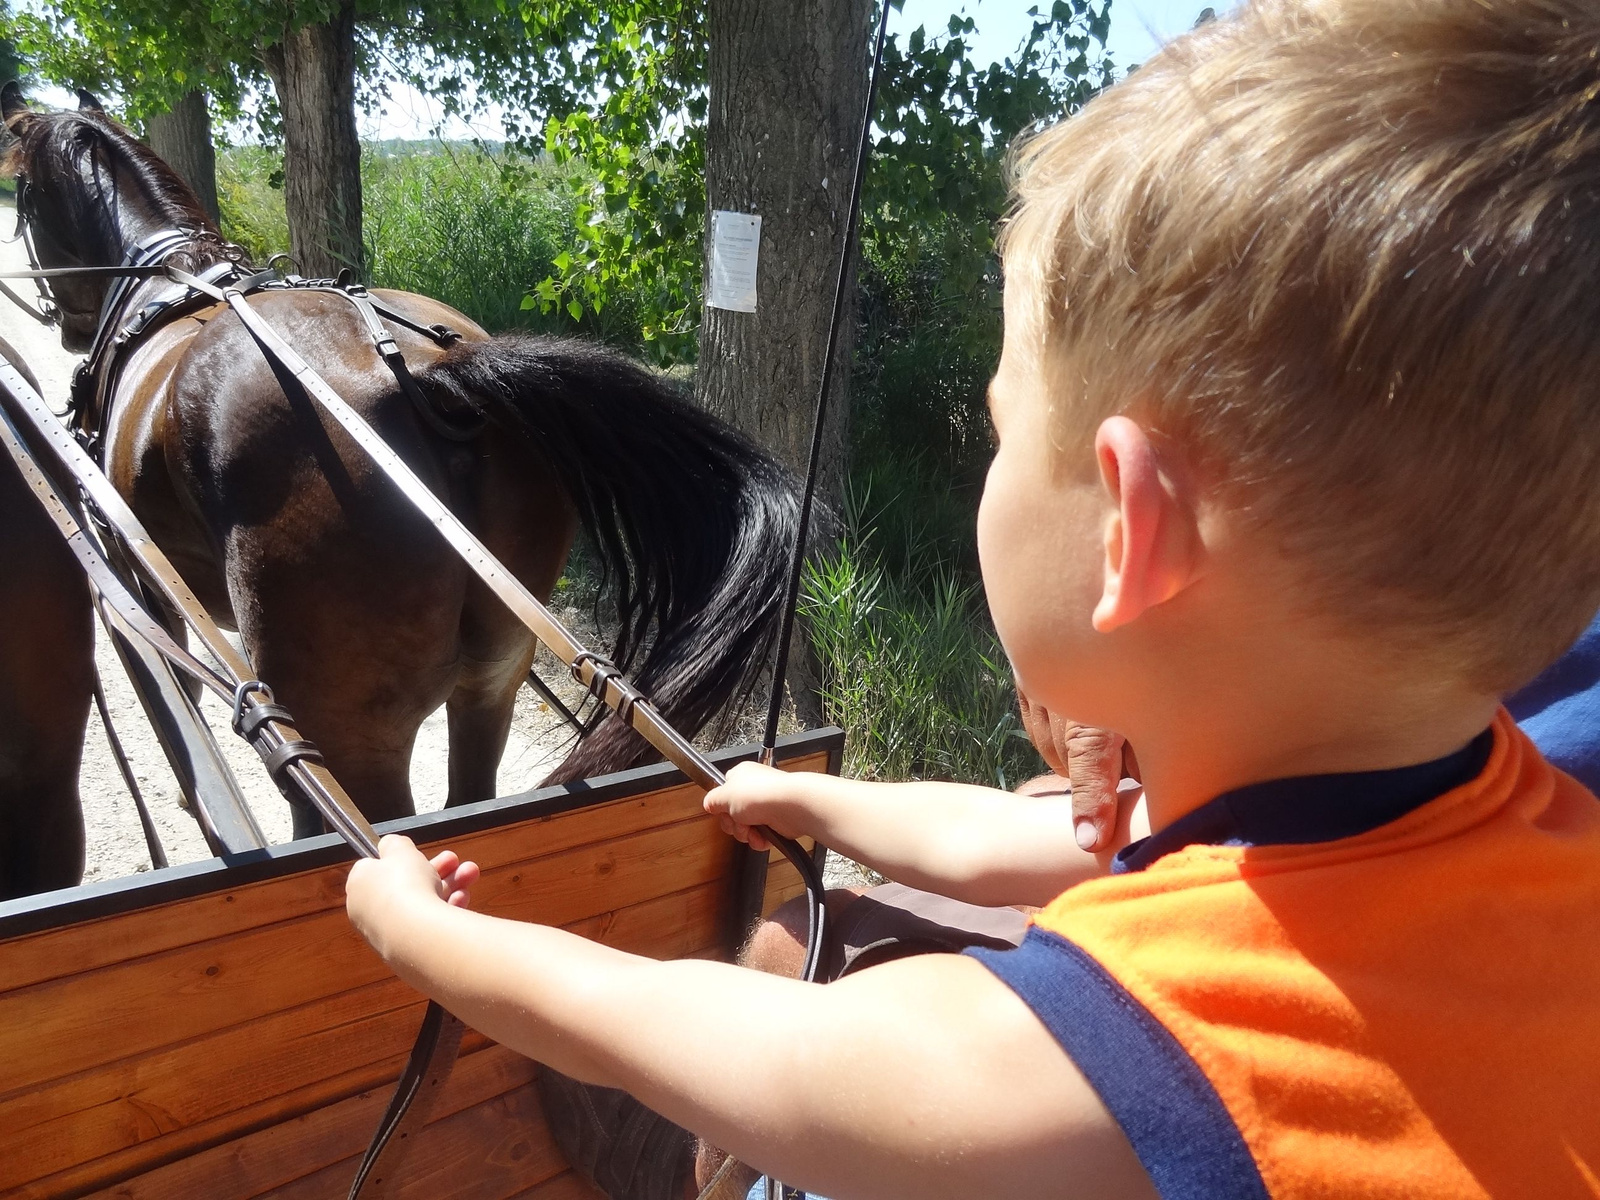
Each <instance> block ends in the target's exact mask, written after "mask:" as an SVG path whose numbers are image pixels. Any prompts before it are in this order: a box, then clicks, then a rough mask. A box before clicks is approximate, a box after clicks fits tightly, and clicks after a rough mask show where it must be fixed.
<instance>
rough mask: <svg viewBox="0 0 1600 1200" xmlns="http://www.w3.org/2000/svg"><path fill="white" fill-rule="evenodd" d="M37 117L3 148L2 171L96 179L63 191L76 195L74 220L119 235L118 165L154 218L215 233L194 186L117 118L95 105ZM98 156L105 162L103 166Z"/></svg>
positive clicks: (35, 176) (33, 176) (121, 199)
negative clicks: (7, 149) (3, 161)
mask: <svg viewBox="0 0 1600 1200" xmlns="http://www.w3.org/2000/svg"><path fill="white" fill-rule="evenodd" d="M38 117H39V119H38V120H35V121H31V122H29V124H28V125H27V126H26V127H25V128H24V129H23V131H22V133H21V134H20V135H19V136H18V139H17V141H16V143H15V144H14V145H13V146H12V147H11V149H10V150H9V151H8V152H7V154H6V161H5V170H6V173H7V174H13V175H14V174H17V173H22V174H25V175H27V176H29V177H30V178H31V179H33V180H35V181H43V180H45V179H47V178H55V179H65V178H72V177H76V178H78V179H80V180H91V181H95V182H97V183H98V184H99V186H98V187H90V188H83V187H81V186H80V187H68V188H66V189H64V190H65V191H66V192H67V193H68V194H69V195H72V196H74V197H81V203H80V204H78V205H76V206H75V207H79V208H81V210H82V211H77V212H73V213H72V214H71V217H72V219H73V220H74V221H78V222H89V223H91V224H92V226H93V227H94V228H95V230H96V232H97V233H99V234H101V235H104V236H116V235H119V234H120V233H121V230H120V229H118V228H117V207H118V206H119V205H120V204H122V203H124V202H125V198H124V197H122V196H120V195H118V194H117V188H116V183H115V179H116V168H117V167H120V168H122V169H124V170H125V171H126V172H127V173H128V174H129V175H131V176H132V178H133V180H134V183H135V185H136V187H137V189H138V191H139V195H140V199H141V200H142V201H143V202H144V204H145V205H146V206H147V210H148V212H149V215H150V216H152V217H154V218H155V219H156V220H157V221H158V222H161V223H162V224H165V225H169V226H171V227H172V228H186V229H195V230H200V231H203V232H207V233H211V234H216V232H217V230H216V227H215V226H213V225H212V223H211V219H210V217H208V216H207V215H206V211H205V208H204V207H203V206H202V205H201V203H200V198H199V197H198V196H196V195H195V193H194V189H193V188H191V187H190V186H189V185H188V184H187V183H185V182H184V181H183V178H182V177H181V176H180V175H179V174H178V173H177V172H176V171H174V170H173V169H172V168H171V167H169V166H168V165H167V164H166V163H164V162H162V161H161V159H160V158H159V157H157V156H156V153H155V152H154V151H153V150H151V149H150V148H149V147H148V146H145V145H144V144H143V143H141V142H140V141H139V140H138V139H137V138H135V137H134V136H133V134H131V133H129V132H128V130H127V129H125V128H124V127H123V126H122V125H121V124H120V123H119V122H117V121H116V120H114V119H112V118H111V117H109V116H107V115H106V114H105V113H103V112H100V111H98V110H94V109H87V110H80V111H78V112H58V113H40V114H38ZM100 155H104V156H106V159H107V160H108V161H106V162H105V163H104V164H102V162H101V161H100V159H99V157H98V156H100ZM86 165H87V167H88V169H87V170H85V166H86ZM103 167H109V168H111V169H109V170H104V169H103ZM102 179H103V182H101V180H102Z"/></svg>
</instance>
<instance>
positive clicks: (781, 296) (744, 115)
mask: <svg viewBox="0 0 1600 1200" xmlns="http://www.w3.org/2000/svg"><path fill="white" fill-rule="evenodd" d="M871 10H872V3H871V0H784V2H782V3H774V2H773V0H709V4H708V7H707V22H708V28H709V33H710V62H709V79H710V85H711V109H710V119H709V126H708V131H707V139H706V198H707V200H708V202H709V208H710V210H711V211H715V210H718V209H724V210H731V211H735V212H748V213H760V214H761V246H760V254H759V258H758V273H757V280H756V311H755V312H753V313H744V312H731V311H728V310H726V309H720V308H711V307H709V306H707V307H706V309H705V314H704V319H703V321H702V323H701V326H700V365H699V368H698V370H697V371H696V374H695V389H696V392H697V394H698V398H699V400H700V403H701V404H703V405H704V406H705V407H706V408H708V409H710V410H711V411H712V412H714V413H716V414H717V415H719V416H721V417H724V418H726V419H727V420H730V421H731V422H733V423H734V424H735V425H738V426H739V427H741V428H742V429H744V430H745V431H746V432H748V433H750V434H751V435H752V436H754V437H755V438H756V439H757V440H758V441H760V442H761V444H762V445H764V446H766V447H767V448H768V449H769V450H771V451H773V452H774V453H775V454H777V455H778V457H779V458H781V459H782V460H783V461H784V462H785V463H787V464H788V465H789V466H790V467H791V468H792V469H793V470H794V471H795V472H796V473H800V472H803V471H804V470H805V466H806V456H807V453H808V451H809V449H810V444H811V421H812V413H813V410H814V408H815V405H816V398H817V388H818V387H819V386H820V384H821V379H822V366H823V355H824V353H825V351H826V347H827V343H828V322H829V318H830V316H831V315H832V311H833V292H834V284H835V280H836V279H837V272H838V263H839V246H840V242H841V239H842V238H843V236H844V230H845V224H846V222H847V221H848V220H849V217H850V179H851V175H852V173H853V172H854V170H855V156H856V148H857V139H858V138H859V136H860V132H861V108H862V105H863V104H864V103H865V100H866V92H867V65H868V64H867V53H868V50H867V41H868V33H869V26H870V24H871ZM710 228H711V223H710V219H709V214H708V219H707V236H706V277H705V281H706V284H707V295H708V297H709V295H710V286H709V285H710V262H711V235H710ZM847 285H848V286H847V292H846V294H847V296H848V297H850V299H849V302H848V303H847V305H846V309H845V313H844V323H843V325H842V327H841V328H840V331H839V333H840V336H839V343H838V347H837V349H836V351H835V353H836V356H837V357H836V359H835V367H834V379H833V386H832V388H831V389H830V391H831V395H830V396H829V397H828V422H827V429H826V433H825V438H824V441H823V456H822V475H821V479H820V481H819V491H818V495H819V497H820V498H821V499H822V500H823V501H824V502H825V503H828V504H830V505H834V504H836V503H837V501H838V499H839V497H840V496H841V494H842V490H843V483H844V461H845V444H846V440H845V439H846V433H847V431H848V429H849V412H848V400H849V381H850V358H851V352H852V350H853V349H854V346H855V303H854V293H855V269H854V265H853V263H852V266H851V270H850V276H849V279H848V280H847Z"/></svg>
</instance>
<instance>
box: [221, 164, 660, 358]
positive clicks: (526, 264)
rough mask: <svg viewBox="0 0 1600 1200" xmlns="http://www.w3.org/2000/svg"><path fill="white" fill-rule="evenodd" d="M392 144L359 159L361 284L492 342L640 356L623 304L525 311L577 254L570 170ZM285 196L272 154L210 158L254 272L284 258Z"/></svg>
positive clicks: (229, 223)
mask: <svg viewBox="0 0 1600 1200" xmlns="http://www.w3.org/2000/svg"><path fill="white" fill-rule="evenodd" d="M392 146H393V144H392V143H386V144H385V145H384V146H382V147H373V146H366V147H364V148H363V153H362V158H361V190H362V235H363V241H364V243H365V248H366V249H365V253H366V275H367V282H368V283H370V284H371V285H372V286H374V287H388V288H397V289H400V290H402V291H410V292H418V293H421V294H422V295H426V296H432V297H434V298H435V299H438V300H442V301H444V302H445V303H446V304H449V305H452V306H453V307H455V308H458V309H460V310H461V311H462V312H464V313H465V314H466V315H467V316H469V317H471V318H472V319H473V320H474V321H476V322H478V323H479V324H480V325H482V326H484V327H485V328H486V329H488V330H490V331H491V332H494V333H499V332H502V331H505V330H510V329H527V330H533V331H535V332H543V333H574V332H576V333H582V334H586V335H588V336H591V337H597V338H600V339H601V340H604V341H608V342H612V343H614V344H618V345H621V346H623V347H625V348H630V349H632V348H636V347H637V346H638V344H639V342H640V336H639V327H638V318H637V316H636V311H637V308H638V306H637V304H636V303H634V302H633V298H632V297H630V296H627V295H620V296H614V297H612V299H611V303H609V304H607V305H606V306H605V307H604V310H603V311H602V312H600V313H598V314H597V313H593V312H586V313H584V315H583V317H582V318H581V320H574V319H573V318H572V317H571V315H570V314H568V313H567V312H566V311H565V310H564V309H561V310H557V311H554V312H550V313H545V312H542V311H540V309H539V307H538V306H537V305H534V306H532V307H524V306H523V305H524V300H523V297H524V296H525V295H527V294H528V293H529V291H530V290H531V289H532V288H533V287H534V286H535V285H536V284H537V283H538V282H539V281H540V280H541V279H544V278H546V277H548V276H549V275H550V273H551V272H552V270H554V269H555V265H556V264H557V263H558V261H559V260H561V258H562V256H563V255H564V254H566V253H567V251H568V248H569V247H570V246H572V245H573V244H574V237H575V234H574V226H573V222H574V221H575V219H576V216H575V212H574V208H573V200H572V194H573V189H572V187H571V186H570V181H569V178H568V177H569V176H570V175H571V174H572V171H573V170H574V168H572V167H559V166H556V165H555V164H553V163H550V162H547V161H540V160H530V159H527V158H524V157H521V156H518V155H515V154H491V153H489V152H487V151H484V150H481V149H478V148H474V147H464V146H451V145H440V144H438V143H423V144H412V145H402V146H401V148H400V150H399V152H394V151H393V149H392ZM282 186H283V158H282V154H281V153H280V152H278V151H275V150H271V149H267V148H263V147H258V146H236V147H231V148H228V149H226V150H224V151H223V152H222V153H221V154H220V155H218V160H217V191H218V204H219V207H220V209H221V212H222V230H223V233H224V235H225V236H227V237H228V238H230V239H231V240H233V241H235V242H238V243H239V244H240V245H241V246H243V247H244V248H245V249H246V250H247V251H248V252H249V254H250V257H251V258H252V259H253V260H254V261H256V262H265V261H266V260H267V259H268V258H269V257H270V256H271V255H273V254H276V253H279V252H281V251H287V250H288V248H289V231H288V224H287V221H286V219H285V216H284V203H283V190H282Z"/></svg>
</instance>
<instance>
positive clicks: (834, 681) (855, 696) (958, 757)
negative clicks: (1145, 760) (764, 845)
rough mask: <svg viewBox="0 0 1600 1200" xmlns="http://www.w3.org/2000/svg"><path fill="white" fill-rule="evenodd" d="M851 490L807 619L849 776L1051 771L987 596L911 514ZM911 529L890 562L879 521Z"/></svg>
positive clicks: (989, 778) (816, 566)
mask: <svg viewBox="0 0 1600 1200" xmlns="http://www.w3.org/2000/svg"><path fill="white" fill-rule="evenodd" d="M871 486H872V485H871V484H870V483H869V484H867V485H865V486H864V487H862V488H860V489H858V490H855V491H853V492H852V496H851V499H850V501H849V503H848V504H847V506H846V507H847V512H846V530H847V531H846V534H845V536H844V538H843V539H842V540H841V541H840V543H839V545H838V547H837V548H836V550H834V551H833V552H832V553H830V554H827V555H824V556H822V557H820V558H818V559H816V560H815V561H813V562H811V563H809V564H807V568H806V576H805V581H804V582H805V586H804V591H803V594H802V599H801V611H802V613H803V614H804V617H805V626H806V630H807V633H808V635H809V637H810V639H811V644H812V647H813V649H814V650H815V651H816V654H817V657H818V659H819V661H820V664H821V668H822V686H821V699H822V706H823V711H824V713H825V714H826V716H827V718H828V719H829V720H830V721H832V722H833V723H835V724H837V725H839V726H841V727H842V728H843V729H844V730H845V733H846V737H845V763H844V766H845V773H846V774H847V775H852V776H855V777H858V778H863V779H951V780H957V781H961V782H966V783H983V784H989V785H991V786H995V787H1001V788H1011V787H1015V786H1016V785H1017V784H1019V783H1021V782H1023V781H1024V780H1026V779H1029V778H1031V777H1032V776H1034V775H1038V774H1040V773H1042V772H1043V771H1044V769H1045V768H1044V764H1043V762H1042V761H1041V760H1040V758H1039V756H1038V754H1037V752H1036V751H1035V750H1034V749H1033V747H1032V745H1031V744H1030V743H1029V742H1028V740H1027V736H1026V734H1025V733H1024V732H1023V730H1022V723H1021V720H1020V719H1019V717H1018V715H1017V702H1016V688H1015V686H1014V684H1013V683H1012V679H1011V669H1010V667H1009V665H1008V664H1007V662H1006V657H1005V652H1004V650H1002V648H1001V646H1000V641H999V639H998V638H997V637H996V636H995V633H994V629H993V627H992V626H991V625H990V623H989V618H988V612H987V611H986V609H985V607H984V602H983V594H982V589H981V587H980V586H979V585H978V584H977V583H975V582H970V581H967V580H966V579H965V578H964V575H963V573H962V572H961V571H960V570H959V569H958V568H957V567H956V566H955V565H954V564H953V563H951V562H950V561H949V559H948V558H947V557H945V556H944V554H943V552H942V551H941V549H940V547H939V546H938V545H937V544H933V543H930V542H929V541H928V540H927V538H926V531H925V530H923V531H919V530H918V528H917V527H916V525H915V523H914V521H911V520H908V518H907V517H906V515H905V514H906V511H907V506H906V504H905V501H904V498H903V497H901V496H896V495H890V496H887V497H886V498H885V502H884V503H883V504H882V505H881V506H880V507H879V508H878V509H877V510H874V509H873V507H872V505H871V503H870V501H869V497H870V494H871V492H870V488H871ZM886 519H887V520H891V521H894V522H896V523H897V524H898V525H899V526H900V530H899V537H900V538H901V541H900V544H899V545H898V547H897V548H896V550H895V554H896V555H898V556H900V558H899V561H895V560H894V559H891V558H887V557H886V556H885V554H884V552H883V550H882V548H881V547H880V545H879V537H880V535H879V533H878V530H879V528H880V527H881V526H880V524H879V522H880V521H883V520H886Z"/></svg>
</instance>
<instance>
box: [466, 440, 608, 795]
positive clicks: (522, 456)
mask: <svg viewBox="0 0 1600 1200" xmlns="http://www.w3.org/2000/svg"><path fill="white" fill-rule="evenodd" d="M485 450H486V451H487V452H486V453H485V454H484V455H483V457H482V458H481V459H480V460H479V462H478V471H477V474H476V478H475V479H474V480H473V481H472V486H471V488H470V489H466V488H464V489H462V490H463V492H465V493H467V495H466V496H465V497H464V498H465V499H466V503H465V504H463V505H462V507H463V508H464V509H465V510H466V512H465V515H467V516H468V517H469V519H470V521H471V523H472V525H473V526H474V531H475V532H476V533H477V534H478V536H479V537H480V538H481V539H482V540H483V542H484V543H485V544H486V545H487V546H488V547H489V549H490V550H491V551H492V552H493V553H494V554H495V555H496V556H497V557H499V559H500V560H501V561H502V562H503V563H505V565H506V566H507V567H508V568H509V569H510V570H511V571H512V573H513V574H515V575H516V576H517V578H518V579H520V580H521V581H522V583H523V584H524V586H526V587H527V588H528V589H529V590H530V591H532V592H533V594H534V595H536V596H538V597H539V598H540V599H548V598H549V596H550V593H551V592H552V591H554V590H555V585H556V580H557V579H558V578H560V576H561V570H562V568H563V567H564V566H565V565H566V561H567V552H568V550H569V549H570V548H571V546H572V537H573V533H574V531H575V530H576V527H577V519H576V517H575V515H574V513H573V511H572V504H571V501H570V500H568V499H567V497H566V495H565V494H564V493H563V492H561V491H560V489H559V488H558V487H557V486H556V485H555V483H554V482H553V480H552V479H551V478H550V472H549V470H548V468H547V467H545V465H544V464H543V463H542V462H540V461H539V460H538V459H536V458H534V457H533V456H531V455H528V454H527V453H526V452H525V451H524V450H522V449H521V448H520V447H517V446H515V445H507V444H505V443H504V442H499V443H495V444H490V445H486V446H485ZM537 650H538V643H537V642H536V641H535V639H534V637H533V635H532V634H531V633H529V632H528V631H527V630H526V629H525V628H524V627H523V626H522V623H521V622H520V621H518V620H517V619H516V618H515V617H513V616H512V615H511V613H510V612H508V611H507V610H506V608H505V606H504V605H503V604H501V603H500V601H499V600H497V599H495V597H494V596H493V595H491V594H490V592H489V590H488V588H487V587H485V586H484V585H483V584H482V583H480V582H479V581H478V580H476V579H474V580H472V581H471V583H470V584H469V585H468V588H467V594H466V602H465V604H464V605H463V610H462V616H461V656H462V660H461V674H460V677H459V679H458V681H457V683H456V688H455V691H454V692H452V693H451V695H450V701H449V705H448V708H447V715H448V717H449V720H450V794H449V798H448V799H447V800H446V801H445V804H446V806H451V805H457V804H471V803H472V802H474V801H477V800H487V799H489V798H490V797H491V796H493V795H494V794H495V776H496V774H497V772H498V770H499V766H500V756H501V755H502V754H504V753H505V748H506V736H507V734H508V733H509V732H510V730H511V715H512V710H513V709H514V707H515V706H516V700H517V690H518V689H519V688H520V687H521V686H522V681H523V680H525V679H526V678H527V677H528V668H529V667H531V666H532V665H533V656H534V654H535V653H536V652H537Z"/></svg>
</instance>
